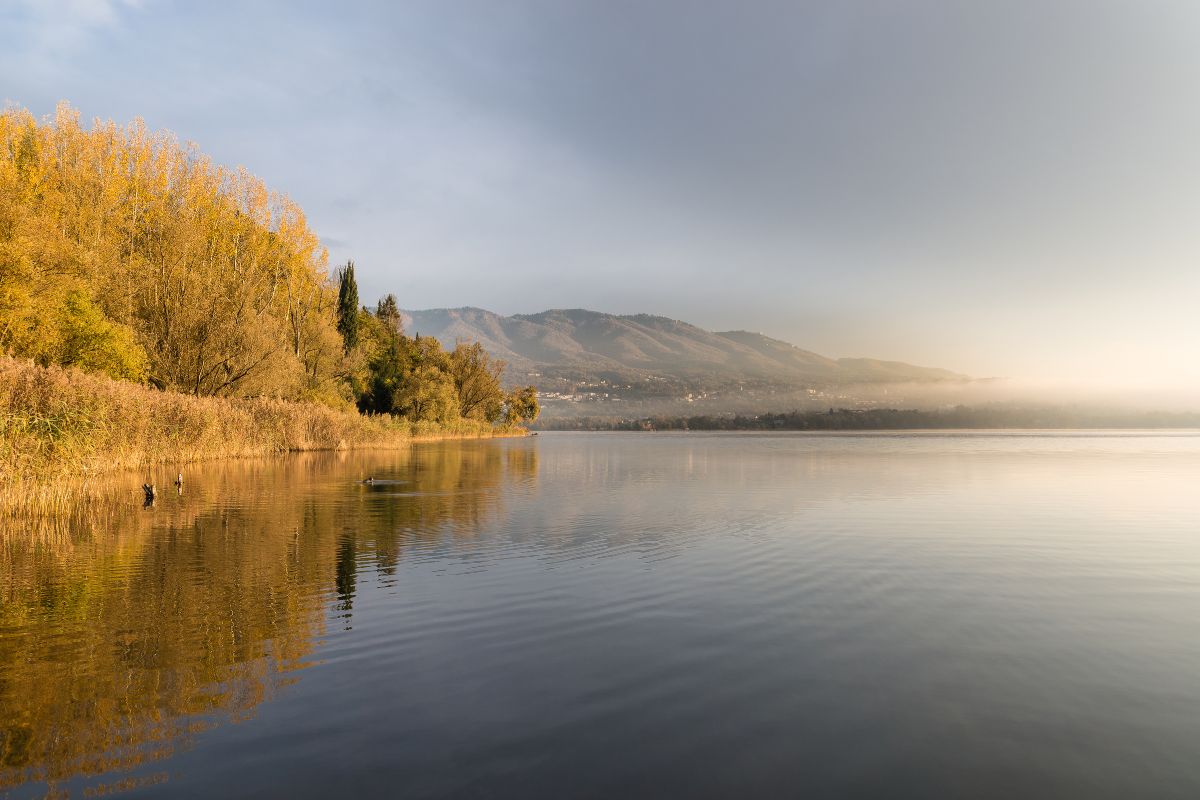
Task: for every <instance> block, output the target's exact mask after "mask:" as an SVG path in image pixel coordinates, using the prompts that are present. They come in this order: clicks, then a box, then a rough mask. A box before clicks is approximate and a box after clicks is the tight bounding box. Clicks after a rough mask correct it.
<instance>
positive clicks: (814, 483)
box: [0, 433, 1200, 798]
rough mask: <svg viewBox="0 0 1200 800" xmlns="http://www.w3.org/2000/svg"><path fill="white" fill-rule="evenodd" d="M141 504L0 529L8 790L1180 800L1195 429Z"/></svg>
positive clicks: (450, 450) (1190, 730)
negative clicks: (51, 524) (51, 523)
mask: <svg viewBox="0 0 1200 800" xmlns="http://www.w3.org/2000/svg"><path fill="white" fill-rule="evenodd" d="M367 475H373V476H375V477H376V478H378V479H379V480H378V481H377V482H375V483H373V484H371V485H363V484H360V483H358V482H357V481H358V480H359V479H361V478H362V477H364V476H367ZM167 482H168V481H167V480H166V478H165V477H164V478H161V479H160V484H163V483H167ZM134 492H136V486H135V487H133V489H132V491H131V494H130V497H131V502H130V503H128V504H126V505H127V507H124V508H121V509H118V510H116V511H115V512H113V513H111V514H103V515H100V516H97V517H95V518H92V519H90V520H84V521H82V522H77V523H76V524H73V525H72V526H70V527H69V529H67V530H53V529H45V528H37V529H31V528H29V526H25V527H24V528H20V529H17V530H7V531H5V532H4V533H3V534H0V535H2V537H3V538H2V544H3V549H2V550H0V792H8V793H10V794H11V796H13V797H35V796H42V795H45V794H48V793H51V794H56V795H57V796H64V795H69V796H73V797H85V796H96V795H99V794H114V793H115V794H124V796H130V797H138V796H142V797H155V796H164V797H167V796H169V797H262V796H288V797H334V796H352V795H359V796H386V797H522V798H524V797H556V798H557V797H564V796H593V797H608V796H639V797H664V796H694V797H705V796H708V797H728V796H781V795H783V796H808V797H856V796H862V797H870V796H879V797H914V798H915V797H933V796H942V797H962V796H971V797H997V798H999V797H1006V798H1007V797H1012V796H1023V797H1066V796H1070V797H1114V798H1116V797H1121V798H1125V797H1131V796H1154V797H1181V798H1182V797H1197V796H1200V437H1197V436H1195V435H1192V434H1138V433H1128V434H1115V435H1114V434H1080V433H1070V434H1045V433H1037V434H1033V433H1030V434H1020V433H1016V434H1014V433H1006V434H979V433H974V434H947V433H938V434H894V435H890V434H876V435H786V434H783V435H761V434H752V435H736V434H712V435H704V434H543V435H541V436H539V437H536V438H529V439H523V440H504V441H486V442H464V443H443V444H430V445H420V446H418V447H416V448H414V449H413V450H412V451H401V452H383V453H338V454H318V455H305V456H296V457H292V458H287V459H279V460H273V461H266V460H264V461H243V462H229V463H223V464H216V465H210V466H206V467H197V468H193V469H190V470H188V471H187V482H186V484H185V488H184V491H183V493H182V495H175V494H165V495H164V496H163V497H162V498H161V499H160V501H159V502H158V504H157V505H156V507H154V508H152V509H141V508H140V507H139V506H138V504H136V503H134V502H132V498H134V497H135V496H136V495H135V494H134ZM10 527H12V526H10ZM125 793H127V794H125Z"/></svg>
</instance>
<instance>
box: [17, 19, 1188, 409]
mask: <svg viewBox="0 0 1200 800" xmlns="http://www.w3.org/2000/svg"><path fill="white" fill-rule="evenodd" d="M0 97H2V98H3V99H5V100H7V101H9V102H12V103H15V104H17V105H20V106H24V107H26V108H29V109H30V110H32V111H33V112H34V113H36V114H39V115H41V114H47V113H50V112H51V111H52V110H53V108H54V104H55V103H56V102H57V101H58V100H60V99H65V100H68V101H70V102H71V103H72V104H73V105H74V106H76V107H77V108H78V109H80V110H81V111H82V113H83V115H84V116H85V117H87V118H91V117H103V118H110V117H111V118H114V119H116V120H118V121H128V120H130V119H132V118H134V117H136V116H141V117H143V118H144V119H145V120H146V122H147V124H148V125H149V126H151V127H153V128H168V129H170V130H173V131H175V132H176V133H177V134H178V135H179V136H180V137H181V138H183V139H186V140H192V141H195V142H197V143H198V144H199V145H200V147H201V149H203V150H204V151H206V152H208V153H210V154H211V155H213V156H214V158H215V159H216V160H218V161H219V162H222V163H226V164H230V165H233V164H243V165H245V166H246V167H248V168H249V169H250V170H251V171H252V172H254V173H256V174H258V175H259V176H261V177H262V178H264V179H265V180H266V181H267V183H268V184H269V185H270V186H272V187H273V188H276V189H279V190H281V191H285V192H287V193H288V194H290V195H291V196H292V197H293V198H294V199H296V200H297V201H299V202H300V203H301V205H302V206H303V207H304V208H305V210H306V211H307V213H308V216H309V220H310V222H311V223H312V225H313V226H314V228H315V229H316V230H317V232H318V233H320V234H321V236H322V237H323V239H324V241H325V243H326V245H327V246H328V247H329V250H330V255H331V258H332V259H333V260H334V261H335V262H338V261H344V260H345V259H347V258H353V259H354V260H355V262H356V263H357V265H358V271H359V281H360V290H361V293H362V296H363V298H364V300H373V299H374V298H376V297H377V296H378V295H380V294H382V293H385V292H388V291H391V292H394V293H395V294H396V295H397V296H398V297H399V299H400V303H401V305H402V306H404V307H409V308H429V307H441V306H463V305H473V306H481V307H484V308H489V309H492V310H494V311H498V312H501V313H518V312H536V311H540V310H543V309H546V308H553V307H560V308H562V307H567V308H569V307H586V308H593V309H596V310H601V311H610V312H616V313H634V312H650V313H656V314H663V315H667V316H672V317H678V318H682V319H685V320H688V321H690V322H693V323H696V324H698V325H701V326H702V327H706V328H711V329H719V330H723V329H730V328H745V329H749V330H756V331H762V332H764V333H767V334H769V335H772V336H776V337H779V338H783V339H786V340H788V341H791V342H794V343H795V344H798V345H800V346H803V347H807V348H810V349H813V350H817V351H819V352H822V353H824V354H827V355H832V356H876V357H881V358H895V359H902V360H907V361H914V362H918V363H925V364H930V365H935V366H942V367H947V368H951V369H955V370H959V371H962V372H967V373H970V374H973V375H1005V376H1017V377H1029V378H1034V379H1045V378H1054V379H1062V380H1066V381H1094V382H1103V383H1125V384H1145V385H1154V386H1159V385H1162V386H1166V385H1174V386H1200V3H1197V2H1195V1H1194V0H1179V1H1178V2H1166V1H1163V2H1156V1H1154V0H1138V1H1137V2H1134V0H1121V1H1120V2H1107V1H1106V0H1059V1H1058V2H1053V1H1052V0H996V1H995V2H985V1H984V0H980V2H961V3H959V2H946V1H945V0H930V1H929V2H923V1H922V0H892V1H890V2H888V1H885V0H877V1H876V2H866V1H859V0H850V1H847V0H839V1H838V2H829V1H828V0H825V1H823V2H802V1H801V0H795V1H794V2H769V1H768V0H749V1H747V0H742V1H740V2H739V1H737V0H729V2H723V3H721V2H704V1H703V0H689V1H688V2H682V1H681V2H668V1H667V0H642V1H641V2H621V0H604V1H603V2H600V1H599V0H598V1H597V2H591V3H587V2H569V1H568V0H546V2H516V1H512V2H509V1H508V0H480V1H479V2H458V1H457V0H435V1H434V2H380V3H366V2H364V3H347V2H338V3H334V2H328V3H298V2H252V1H249V0H243V2H237V3H232V2H231V3H221V2H203V3H172V2H166V1H165V0H142V2H123V1H122V0H73V1H71V2H66V1H63V2H51V1H49V0H30V1H29V2H14V0H0Z"/></svg>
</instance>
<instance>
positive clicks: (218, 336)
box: [0, 104, 536, 420]
mask: <svg viewBox="0 0 1200 800" xmlns="http://www.w3.org/2000/svg"><path fill="white" fill-rule="evenodd" d="M343 272H344V273H348V274H349V278H350V280H349V281H347V280H346V279H345V278H346V275H345V274H343V276H342V280H341V281H340V282H335V281H333V280H331V279H330V275H329V265H328V254H327V253H326V251H325V249H324V248H323V247H322V246H321V244H320V240H319V238H318V237H317V235H316V234H315V233H314V232H313V231H312V229H310V228H309V227H308V224H307V221H306V220H305V217H304V214H303V212H302V211H301V210H300V208H299V206H297V205H296V204H295V203H294V202H292V201H291V200H289V199H288V198H287V197H286V196H283V195H281V194H279V193H276V192H273V191H271V190H269V189H268V188H267V187H266V186H265V185H264V184H263V182H262V181H261V180H259V179H258V178H256V177H254V176H252V175H250V174H249V173H247V172H246V171H245V170H242V169H236V170H230V169H227V168H224V167H221V166H219V165H216V164H214V163H212V161H211V160H210V159H209V158H208V157H206V156H204V155H203V154H201V153H200V152H199V151H198V150H197V149H196V147H195V146H194V145H191V144H187V145H185V144H181V143H180V142H179V141H178V140H177V139H176V138H175V137H174V136H172V135H170V134H167V133H150V132H147V131H146V129H145V126H144V125H143V124H142V123H141V122H140V121H139V122H135V123H133V124H130V125H127V126H123V127H122V126H118V125H116V124H115V123H113V122H100V121H97V122H96V123H95V124H94V125H92V126H91V128H90V129H88V128H84V127H83V126H82V125H81V124H80V119H79V114H78V112H76V111H74V110H72V109H71V108H70V107H69V106H67V105H65V104H63V105H60V106H59V108H58V109H57V112H56V113H55V115H54V117H53V119H52V120H48V121H44V122H40V121H39V120H37V119H36V118H35V117H34V116H33V115H32V114H30V113H29V112H28V111H25V110H21V109H15V108H9V109H5V110H4V111H3V112H0V352H6V353H10V354H13V355H17V356H21V357H26V358H32V359H35V360H36V361H38V362H39V363H42V364H60V365H64V366H75V367H79V368H82V369H85V370H88V371H93V372H101V373H105V374H108V375H111V376H113V377H116V378H122V379H127V380H132V381H138V382H145V383H149V384H152V385H154V386H157V387H159V388H162V389H171V390H175V391H180V392H186V393H190V394H195V395H222V396H243V397H244V396H275V397H282V398H286V399H296V400H310V401H317V402H322V403H326V404H329V405H333V406H340V407H346V408H350V407H353V406H354V405H358V406H359V407H360V408H362V409H363V410H366V411H373V412H379V413H398V414H404V415H406V416H411V417H413V418H415V419H436V420H449V419H451V418H453V417H454V416H455V415H461V416H473V417H475V418H488V419H500V418H503V417H504V416H505V415H508V417H509V418H511V419H526V418H528V416H522V415H525V414H529V413H536V412H533V411H530V409H529V408H524V409H521V408H519V406H520V403H519V402H517V397H516V395H514V396H513V397H512V398H510V397H508V396H505V395H503V393H501V399H500V400H499V401H497V400H496V391H497V390H498V378H499V369H500V365H498V364H495V363H493V362H491V361H490V360H489V359H487V357H486V353H483V351H482V350H481V349H479V348H477V347H476V348H475V349H472V347H471V346H463V347H460V348H456V349H455V350H454V351H453V352H451V353H445V352H444V351H442V350H441V348H440V347H439V346H438V345H437V343H436V342H435V341H433V340H428V341H427V340H424V339H421V340H418V339H416V338H414V339H412V340H409V339H408V338H407V337H405V336H404V335H403V332H402V330H401V326H400V324H399V318H400V315H399V311H398V309H397V308H396V302H395V299H394V298H391V297H390V296H389V298H387V299H386V300H385V301H381V303H380V304H379V306H378V307H377V308H376V310H375V312H374V313H370V312H367V311H366V310H364V309H362V308H360V307H359V304H358V297H357V289H356V287H355V286H354V283H353V270H352V269H347V270H345V271H343ZM351 293H352V294H353V297H351V296H350V294H351ZM346 307H349V308H352V309H353V313H346V312H345V308H346ZM460 351H461V352H460ZM480 369H482V370H483V371H484V372H485V373H486V374H487V375H489V376H492V377H495V378H496V379H497V383H496V386H492V384H491V383H488V391H487V392H484V394H485V395H486V399H480V398H478V397H477V396H476V395H478V394H479V392H478V391H477V389H478V386H479V385H480V382H481V379H480V378H479V374H480V373H479V370H480ZM455 370H457V371H455ZM460 375H461V376H464V377H461V378H460V377H458V376H460ZM427 379H428V380H430V381H431V383H429V384H428V385H426V383H425V382H426V380H427ZM448 380H449V382H450V384H452V385H453V386H454V392H453V393H452V395H453V396H450V395H448V394H447V393H446V391H445V390H446V386H447V381H448ZM531 394H532V393H531V392H528V391H527V392H526V394H525V395H522V397H525V398H527V399H528V397H530V396H531ZM533 396H535V395H533ZM534 405H536V400H534ZM497 408H499V410H497Z"/></svg>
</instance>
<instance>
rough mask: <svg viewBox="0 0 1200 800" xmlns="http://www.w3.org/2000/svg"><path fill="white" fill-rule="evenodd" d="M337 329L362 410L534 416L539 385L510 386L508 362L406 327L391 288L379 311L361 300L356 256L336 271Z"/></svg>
mask: <svg viewBox="0 0 1200 800" xmlns="http://www.w3.org/2000/svg"><path fill="white" fill-rule="evenodd" d="M337 316H338V331H339V332H340V333H341V335H342V340H343V343H344V346H345V352H346V356H347V363H348V370H347V378H348V383H349V386H350V387H351V389H352V391H353V394H354V395H355V397H356V398H357V404H358V407H359V409H360V410H361V411H364V412H367V413H373V414H396V415H399V416H403V417H406V418H408V419H414V420H428V421H434V422H448V421H450V420H453V419H456V418H459V417H465V418H468V419H478V420H484V421H487V422H500V421H503V422H510V423H520V422H528V421H532V420H534V419H536V418H537V415H538V412H539V410H540V409H539V406H538V401H537V391H536V390H535V388H534V387H532V386H525V387H522V388H519V389H516V390H513V391H512V392H507V393H506V392H505V391H504V389H503V386H502V383H501V377H502V375H503V373H504V362H503V361H497V360H495V359H493V358H492V357H491V356H490V355H489V354H488V352H487V351H486V350H484V349H483V345H481V344H479V343H478V342H472V343H464V342H459V343H457V344H456V345H455V347H454V349H453V350H450V351H447V350H445V349H444V348H443V347H442V345H441V342H439V341H438V340H437V339H435V338H433V337H430V336H426V337H424V338H422V337H421V335H420V333H417V334H416V335H415V336H413V337H411V338H410V337H408V336H406V335H405V334H404V326H403V323H402V320H401V316H400V309H399V308H398V306H397V303H396V298H395V297H394V296H393V295H390V294H389V295H387V296H386V297H384V298H383V299H381V300H380V301H379V302H378V304H376V306H375V310H374V312H372V311H371V310H369V309H368V308H366V307H360V306H359V304H358V284H357V282H356V280H355V277H354V263H353V262H350V263H348V264H346V266H345V267H344V268H343V269H341V270H339V272H338V315H337Z"/></svg>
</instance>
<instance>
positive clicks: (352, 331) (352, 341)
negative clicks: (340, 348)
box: [337, 261, 358, 352]
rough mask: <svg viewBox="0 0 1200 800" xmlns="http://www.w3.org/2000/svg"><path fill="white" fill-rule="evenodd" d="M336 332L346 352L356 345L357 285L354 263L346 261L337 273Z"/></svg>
mask: <svg viewBox="0 0 1200 800" xmlns="http://www.w3.org/2000/svg"><path fill="white" fill-rule="evenodd" d="M338 279H339V281H340V284H339V286H338V305H337V316H338V323H337V327H338V332H339V333H341V334H342V342H343V343H344V344H345V346H346V352H350V351H351V350H353V349H354V346H355V345H357V344H358V283H357V282H356V281H355V280H354V262H353V261H347V262H346V267H345V269H342V270H341V271H340V272H339V273H338Z"/></svg>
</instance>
